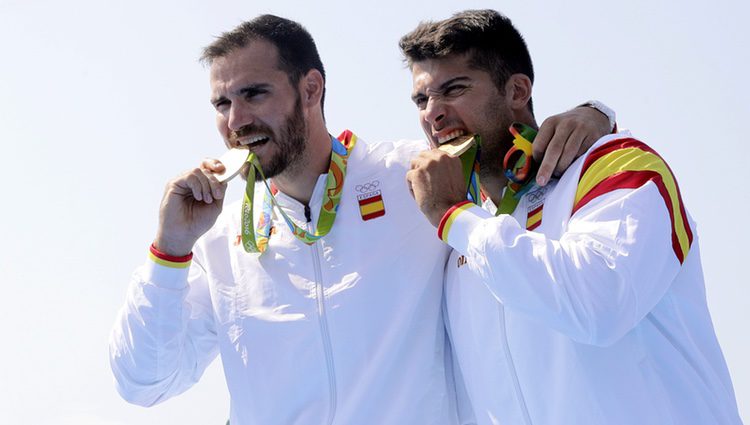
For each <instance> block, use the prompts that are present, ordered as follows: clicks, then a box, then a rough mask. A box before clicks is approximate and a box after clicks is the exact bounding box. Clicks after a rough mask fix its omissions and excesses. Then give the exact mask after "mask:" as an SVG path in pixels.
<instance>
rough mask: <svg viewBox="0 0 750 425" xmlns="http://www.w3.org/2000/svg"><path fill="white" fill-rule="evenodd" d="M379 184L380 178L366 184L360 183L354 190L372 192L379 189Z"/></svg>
mask: <svg viewBox="0 0 750 425" xmlns="http://www.w3.org/2000/svg"><path fill="white" fill-rule="evenodd" d="M378 186H380V181H379V180H373V181H371V182H368V183H365V184H358V185H356V186H354V190H356V191H357V192H359V193H368V192H372V191H373V190H375V189H377V188H378Z"/></svg>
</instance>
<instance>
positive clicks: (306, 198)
mask: <svg viewBox="0 0 750 425" xmlns="http://www.w3.org/2000/svg"><path fill="white" fill-rule="evenodd" d="M302 161H303V162H304V163H303V164H301V166H300V167H298V168H297V169H295V170H289V171H285V172H283V173H281V174H279V175H277V176H276V177H274V178H273V182H274V184H275V185H276V187H277V188H278V189H279V190H280V191H282V192H284V193H285V194H286V195H288V196H290V197H292V198H294V199H295V200H297V201H298V202H300V203H302V204H304V205H308V204H309V203H310V198H311V197H312V193H313V190H314V189H315V184H316V183H317V181H318V177H319V176H320V175H321V174H323V173H326V172H328V167H329V166H330V162H331V136H330V135H329V134H328V130H326V128H325V126H324V125H319V126H314V130H313V129H311V130H310V134H309V135H308V139H307V145H306V154H305V156H304V158H303V159H302Z"/></svg>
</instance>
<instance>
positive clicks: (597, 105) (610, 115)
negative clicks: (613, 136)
mask: <svg viewBox="0 0 750 425" xmlns="http://www.w3.org/2000/svg"><path fill="white" fill-rule="evenodd" d="M579 106H588V107H589V108H594V109H596V110H597V111H599V112H601V113H602V114H604V115H606V117H607V119H608V120H609V131H611V132H615V131H616V129H617V127H616V126H617V116H616V115H615V111H614V110H613V109H612V108H610V107H609V106H607V105H605V104H604V103H602V102H600V101H598V100H589V101H587V102H585V103H583V104H581V105H579Z"/></svg>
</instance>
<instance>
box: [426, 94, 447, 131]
mask: <svg viewBox="0 0 750 425" xmlns="http://www.w3.org/2000/svg"><path fill="white" fill-rule="evenodd" d="M424 118H425V120H427V122H429V123H430V124H431V125H432V126H433V127H435V126H438V127H439V124H440V121H442V120H443V118H445V105H444V104H443V102H441V101H440V100H439V99H436V98H434V97H431V98H429V99H428V100H427V106H425V110H424Z"/></svg>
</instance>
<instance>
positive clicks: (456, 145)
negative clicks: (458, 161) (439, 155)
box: [438, 134, 475, 156]
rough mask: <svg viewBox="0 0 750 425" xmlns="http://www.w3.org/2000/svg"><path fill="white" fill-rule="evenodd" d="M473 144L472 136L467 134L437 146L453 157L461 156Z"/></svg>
mask: <svg viewBox="0 0 750 425" xmlns="http://www.w3.org/2000/svg"><path fill="white" fill-rule="evenodd" d="M474 143H475V140H474V135H473V134H469V135H466V136H461V137H456V138H455V139H451V140H450V141H448V142H446V143H443V144H442V145H440V146H438V149H440V150H441V151H443V152H446V153H448V154H451V155H453V156H461V154H462V153H464V152H466V151H467V150H469V148H471V147H472V146H473V145H474Z"/></svg>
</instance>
